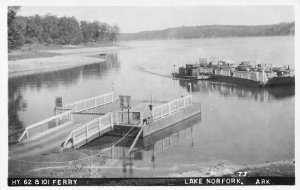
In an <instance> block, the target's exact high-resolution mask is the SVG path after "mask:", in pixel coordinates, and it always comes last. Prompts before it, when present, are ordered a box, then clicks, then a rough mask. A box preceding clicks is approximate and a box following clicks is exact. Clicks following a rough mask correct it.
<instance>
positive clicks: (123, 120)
mask: <svg viewBox="0 0 300 190" xmlns="http://www.w3.org/2000/svg"><path fill="white" fill-rule="evenodd" d="M143 119H144V118H143V112H132V111H130V112H129V113H128V112H127V111H118V112H116V124H128V125H141V124H142V123H143Z"/></svg>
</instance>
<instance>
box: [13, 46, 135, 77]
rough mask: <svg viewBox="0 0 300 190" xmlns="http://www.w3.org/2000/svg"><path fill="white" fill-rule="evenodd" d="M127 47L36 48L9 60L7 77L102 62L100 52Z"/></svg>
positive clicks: (110, 51)
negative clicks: (29, 52) (20, 57)
mask: <svg viewBox="0 0 300 190" xmlns="http://www.w3.org/2000/svg"><path fill="white" fill-rule="evenodd" d="M129 48H130V47H127V46H108V47H82V46H75V47H73V48H70V47H66V48H64V49H61V48H58V49H52V50H40V51H39V50H38V51H37V52H33V54H30V56H29V57H27V56H28V55H25V56H24V58H23V59H16V60H9V61H8V77H9V78H13V77H19V76H25V75H31V74H38V73H44V72H51V71H57V70H62V69H67V68H73V67H79V66H84V65H89V64H95V63H103V62H105V61H106V60H105V58H104V57H101V56H100V55H99V54H100V53H112V52H116V51H120V50H124V49H129ZM25 54H26V53H25ZM32 55H33V57H32ZM39 55H41V57H39ZM45 55H51V56H45ZM35 56H37V57H35Z"/></svg>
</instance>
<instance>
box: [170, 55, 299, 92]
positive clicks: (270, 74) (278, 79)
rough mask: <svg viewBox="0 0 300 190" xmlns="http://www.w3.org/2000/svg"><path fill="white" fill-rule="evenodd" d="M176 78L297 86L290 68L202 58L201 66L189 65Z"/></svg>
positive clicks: (256, 85) (271, 85)
mask: <svg viewBox="0 0 300 190" xmlns="http://www.w3.org/2000/svg"><path fill="white" fill-rule="evenodd" d="M173 77H174V78H179V79H190V80H203V79H206V80H212V81H220V82H226V83H234V84H238V85H245V86H254V87H275V86H289V85H295V76H294V75H293V74H291V70H290V68H289V66H285V67H273V66H267V65H264V66H262V65H261V64H257V65H252V64H250V62H249V61H243V62H241V63H240V64H239V65H238V66H236V65H235V64H234V63H233V62H232V61H222V60H216V58H211V59H207V58H200V59H199V64H197V63H196V64H187V65H186V67H180V68H179V72H178V73H176V72H174V73H173Z"/></svg>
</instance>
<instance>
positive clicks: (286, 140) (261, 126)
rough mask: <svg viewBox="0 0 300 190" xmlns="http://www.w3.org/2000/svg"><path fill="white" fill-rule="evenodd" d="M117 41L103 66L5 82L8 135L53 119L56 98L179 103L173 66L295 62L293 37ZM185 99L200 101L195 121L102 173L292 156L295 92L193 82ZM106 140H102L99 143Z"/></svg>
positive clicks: (157, 171)
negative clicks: (204, 60)
mask: <svg viewBox="0 0 300 190" xmlns="http://www.w3.org/2000/svg"><path fill="white" fill-rule="evenodd" d="M121 44H123V45H127V46H130V47H132V48H131V49H127V50H121V51H118V52H116V53H114V54H109V55H107V61H106V63H102V64H98V63H96V64H92V65H87V66H82V67H77V68H71V69H65V70H61V71H55V72H48V73H42V74H35V75H28V76H23V77H17V78H11V79H9V132H10V134H11V133H14V132H17V131H22V130H23V129H24V128H25V126H27V125H29V124H32V123H35V122H37V121H40V120H42V119H44V118H47V117H50V116H52V115H53V112H54V99H55V97H56V96H62V97H63V102H64V103H70V102H73V101H76V100H80V99H84V98H88V97H92V96H96V95H99V94H103V93H106V92H109V91H111V89H112V85H113V88H114V89H115V92H116V93H117V94H123V95H131V96H132V99H142V100H145V99H150V97H151V95H153V96H154V101H155V100H172V99H175V98H178V97H180V96H181V95H183V94H186V93H187V83H186V81H179V80H172V78H171V77H170V76H171V73H172V72H173V70H174V65H175V67H176V68H178V66H180V65H184V64H186V63H187V62H189V63H194V62H196V61H197V60H198V59H199V58H200V57H210V56H213V57H217V56H218V57H222V58H226V59H231V60H236V61H237V63H238V62H239V61H243V60H252V61H254V60H255V59H256V53H255V52H258V55H257V57H258V58H259V60H260V62H261V63H270V64H273V65H290V67H291V68H294V65H295V63H294V37H259V38H256V37H253V38H220V39H191V40H161V41H129V42H121ZM97 54H98V53H97ZM95 55H96V53H95ZM192 94H193V101H195V102H200V103H201V108H202V114H201V118H200V119H198V120H197V121H190V122H185V123H183V124H181V125H178V126H175V127H173V128H171V129H168V130H166V131H162V132H161V134H158V135H156V136H153V137H151V138H148V139H145V140H144V141H143V142H140V143H139V144H140V150H137V151H136V153H134V155H133V157H132V160H130V163H123V165H122V164H121V165H120V166H122V167H115V169H114V170H113V169H111V168H110V169H109V170H107V171H106V174H107V176H123V177H124V176H140V175H142V176H157V175H164V174H165V173H172V172H176V171H182V170H185V169H188V168H193V167H194V166H195V165H197V166H199V165H201V163H207V162H210V161H217V160H228V161H230V162H233V163H238V164H243V163H261V162H271V161H279V160H286V159H293V158H294V156H295V154H294V150H295V145H294V144H295V139H294V130H295V122H294V120H295V90H294V88H291V87H285V88H272V89H257V88H249V87H241V86H233V85H228V84H221V83H215V82H210V81H198V82H194V83H193V84H192ZM111 140H112V138H110V137H105V138H103V139H100V140H99V143H101V142H102V141H103V142H105V143H107V142H108V141H111ZM128 141H129V142H127V144H126V142H124V144H123V145H122V146H121V145H120V146H119V149H120V150H117V151H119V152H118V154H119V153H120V155H121V154H122V151H124V150H122V147H123V149H124V147H128V144H130V140H128ZM105 143H104V144H105ZM107 144H108V143H107ZM129 146H130V145H129ZM92 147H93V146H90V148H92ZM163 147H165V148H163ZM160 148H161V149H160ZM116 149H118V147H117V148H116ZM108 157H109V155H108ZM127 166H128V169H127ZM129 166H130V167H129Z"/></svg>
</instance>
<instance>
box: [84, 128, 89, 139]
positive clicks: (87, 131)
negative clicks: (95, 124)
mask: <svg viewBox="0 0 300 190" xmlns="http://www.w3.org/2000/svg"><path fill="white" fill-rule="evenodd" d="M85 130H86V142H87V143H88V142H89V126H88V125H85Z"/></svg>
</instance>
